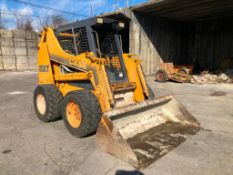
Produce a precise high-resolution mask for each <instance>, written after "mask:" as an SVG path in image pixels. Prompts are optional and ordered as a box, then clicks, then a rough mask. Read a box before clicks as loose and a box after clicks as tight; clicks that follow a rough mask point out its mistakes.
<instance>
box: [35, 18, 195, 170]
mask: <svg viewBox="0 0 233 175" xmlns="http://www.w3.org/2000/svg"><path fill="white" fill-rule="evenodd" d="M124 26H125V24H124V23H122V22H119V21H116V20H112V19H107V18H99V17H95V18H90V19H86V20H82V21H78V22H74V23H71V24H67V25H63V26H61V27H59V28H56V29H52V28H50V27H48V28H45V29H44V30H43V31H42V33H41V36H40V43H39V46H38V49H39V50H38V69H39V72H38V78H39V85H38V86H37V87H36V89H35V92H34V108H35V112H36V115H37V117H38V118H39V119H40V120H41V121H43V122H51V121H55V120H58V119H60V118H61V117H62V118H63V120H64V123H65V126H66V127H67V129H68V131H69V132H70V133H71V134H72V135H74V136H76V137H85V136H89V135H91V134H93V133H95V132H96V141H97V144H98V145H99V146H100V148H102V149H103V150H105V151H107V152H108V153H110V154H112V155H115V156H116V157H118V158H120V159H122V160H124V161H126V162H128V163H130V164H131V165H132V166H134V167H136V168H144V167H146V166H148V165H149V164H151V163H152V162H153V161H155V160H156V159H158V158H160V157H161V156H163V155H165V154H166V153H167V152H169V151H170V150H172V149H173V148H175V147H176V146H178V145H179V144H180V143H182V142H183V141H184V140H185V139H186V136H187V135H190V134H191V135H193V134H195V133H196V132H197V131H198V130H199V123H198V122H197V121H196V119H195V118H194V117H193V116H192V115H191V114H190V113H189V112H188V111H187V110H186V109H185V108H184V107H183V106H182V105H181V104H180V103H178V102H177V100H176V99H175V98H174V97H173V96H170V95H169V96H165V97H161V98H158V99H155V98H154V94H153V91H152V90H151V89H150V87H149V86H148V85H147V82H146V79H145V77H144V74H143V71H142V68H141V65H140V59H139V58H138V57H137V56H136V55H131V54H126V53H123V49H122V48H123V44H122V38H121V32H122V30H123V29H124Z"/></svg>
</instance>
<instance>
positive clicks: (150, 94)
mask: <svg viewBox="0 0 233 175" xmlns="http://www.w3.org/2000/svg"><path fill="white" fill-rule="evenodd" d="M148 91H149V99H150V100H152V99H154V98H155V94H154V92H153V90H152V89H151V88H150V87H149V86H148Z"/></svg>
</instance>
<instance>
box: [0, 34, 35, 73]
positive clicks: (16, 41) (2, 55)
mask: <svg viewBox="0 0 233 175" xmlns="http://www.w3.org/2000/svg"><path fill="white" fill-rule="evenodd" d="M37 42H38V36H37V33H35V32H30V31H24V30H10V31H9V30H0V70H36V68H37V66H36V57H37Z"/></svg>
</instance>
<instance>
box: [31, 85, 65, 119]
mask: <svg viewBox="0 0 233 175" xmlns="http://www.w3.org/2000/svg"><path fill="white" fill-rule="evenodd" d="M38 95H42V96H43V97H44V99H45V106H46V108H45V112H44V113H41V112H39V110H38V106H37V105H38V104H37V98H38ZM62 100H63V97H62V94H61V92H60V91H59V89H58V88H57V87H56V86H54V85H39V86H37V87H36V89H35V91H34V98H33V101H34V109H35V113H36V116H37V117H38V118H39V119H40V120H41V121H43V122H52V121H55V120H58V119H61V118H62V117H61V104H62Z"/></svg>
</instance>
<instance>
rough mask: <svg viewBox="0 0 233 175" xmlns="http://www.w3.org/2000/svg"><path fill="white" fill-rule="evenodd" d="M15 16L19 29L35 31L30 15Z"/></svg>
mask: <svg viewBox="0 0 233 175" xmlns="http://www.w3.org/2000/svg"><path fill="white" fill-rule="evenodd" d="M15 17H16V28H17V29H22V30H28V31H33V25H32V19H31V17H30V16H26V15H17V14H15Z"/></svg>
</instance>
